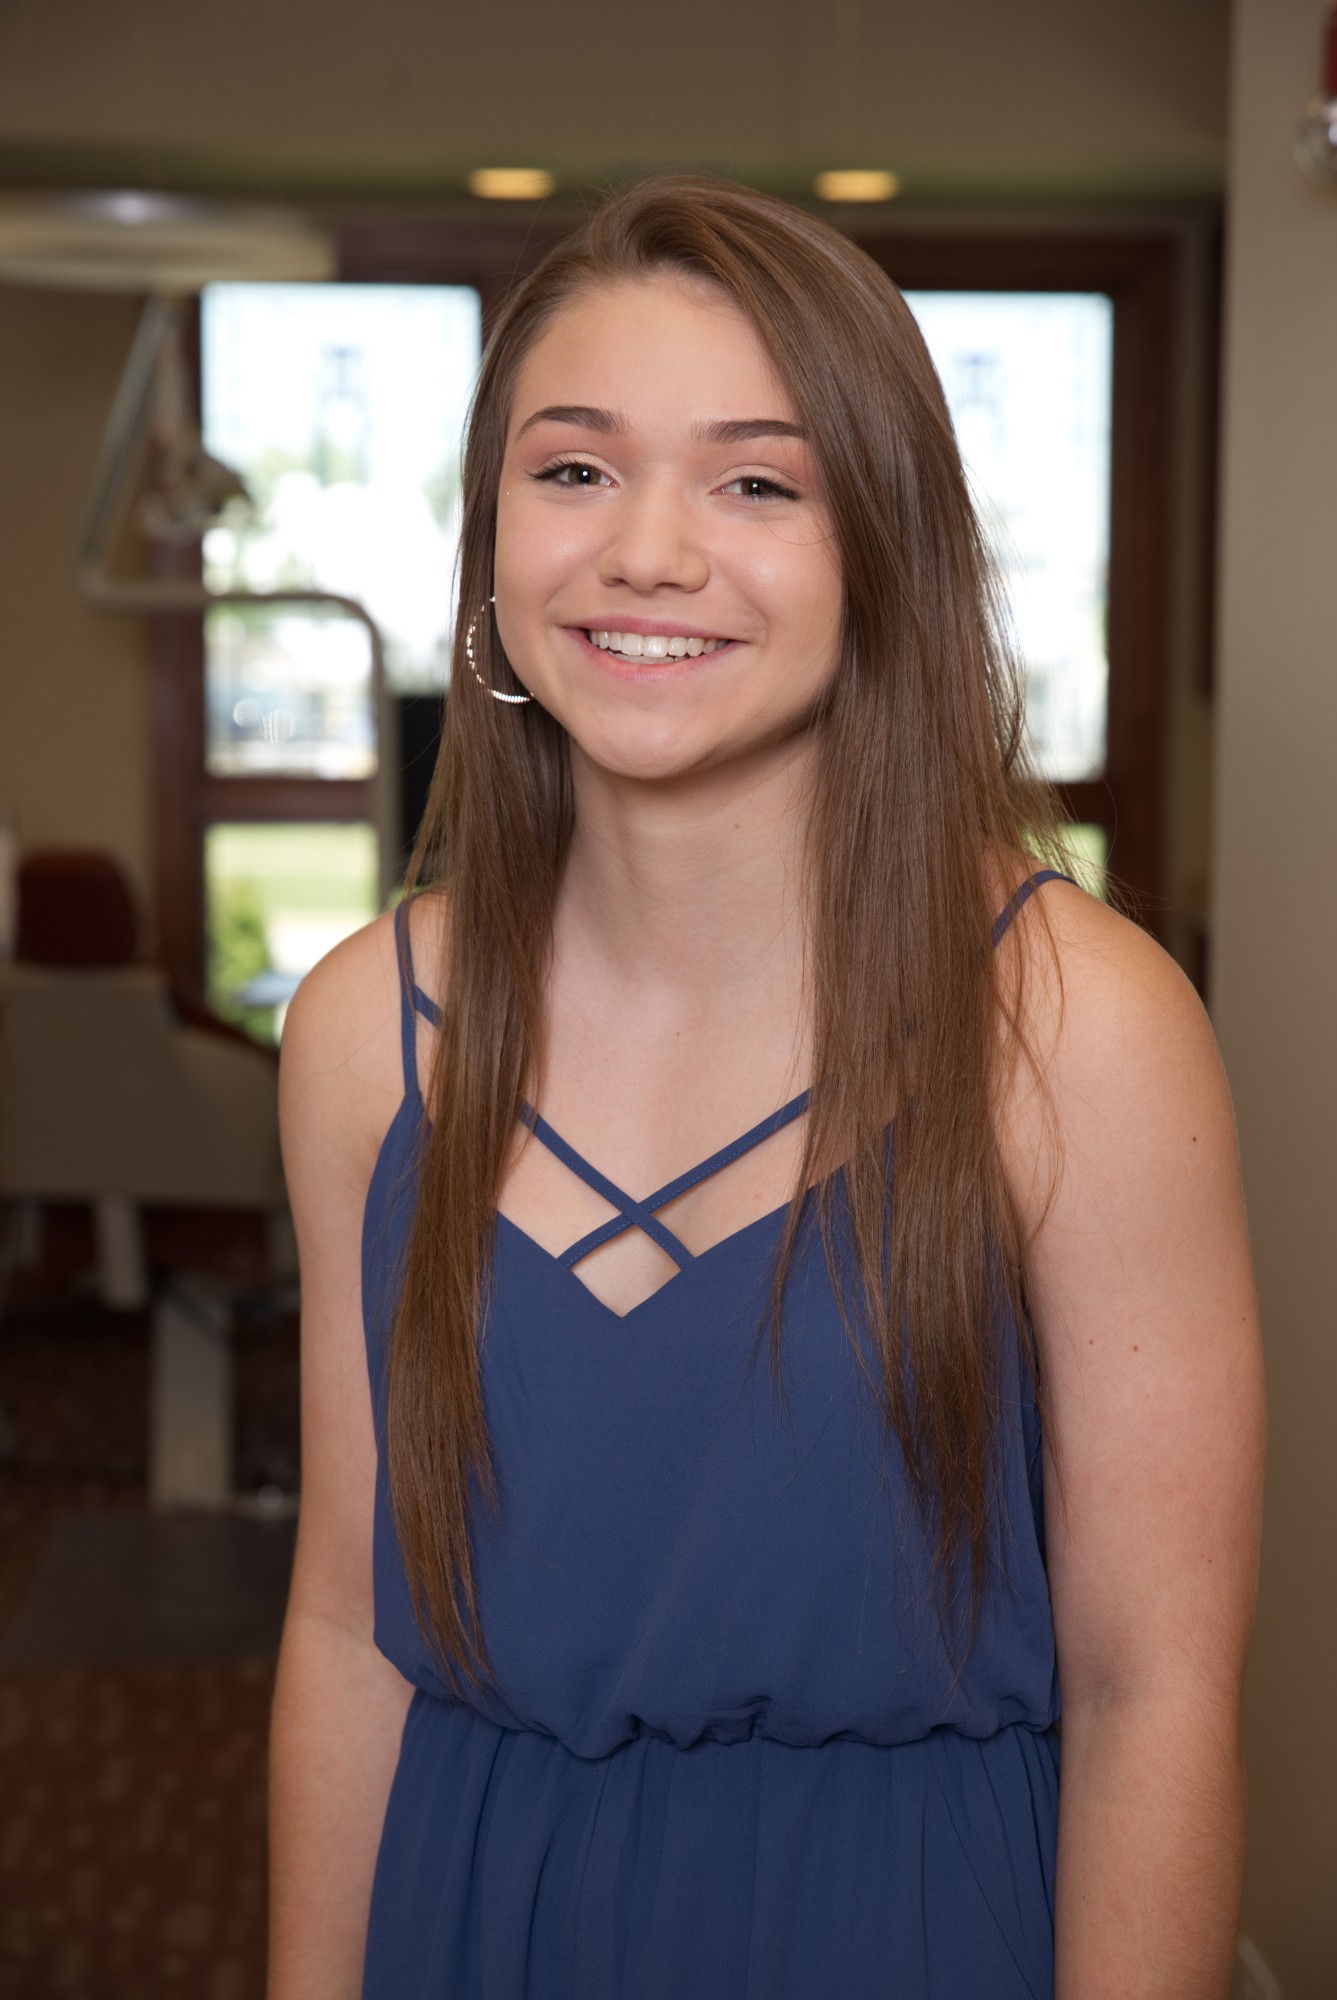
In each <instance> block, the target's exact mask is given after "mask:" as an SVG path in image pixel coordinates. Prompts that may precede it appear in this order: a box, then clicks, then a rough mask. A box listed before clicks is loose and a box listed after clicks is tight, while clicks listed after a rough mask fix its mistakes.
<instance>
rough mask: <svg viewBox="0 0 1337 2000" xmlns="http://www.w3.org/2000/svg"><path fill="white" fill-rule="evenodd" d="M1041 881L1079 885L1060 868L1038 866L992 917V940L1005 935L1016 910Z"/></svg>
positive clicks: (997, 939) (998, 940)
mask: <svg viewBox="0 0 1337 2000" xmlns="http://www.w3.org/2000/svg"><path fill="white" fill-rule="evenodd" d="M1043 882H1072V886H1073V888H1074V889H1079V888H1080V887H1081V884H1080V882H1073V878H1072V876H1071V875H1065V874H1064V873H1063V871H1062V869H1061V868H1038V869H1037V870H1036V872H1035V874H1034V875H1028V876H1027V877H1026V880H1025V881H1024V882H1023V883H1022V884H1021V886H1020V888H1018V889H1014V890H1013V892H1012V894H1011V896H1010V897H1009V898H1008V901H1007V904H1006V906H1005V907H1004V908H1003V909H1001V910H1000V911H999V912H998V915H997V916H996V917H995V918H994V920H993V942H994V943H995V944H998V943H999V942H1000V940H1001V939H1002V938H1003V937H1005V936H1006V934H1007V932H1008V930H1009V928H1010V927H1011V923H1012V919H1013V917H1015V916H1016V914H1017V911H1018V910H1019V909H1021V907H1022V905H1023V904H1024V903H1029V901H1030V900H1031V897H1032V896H1033V895H1034V894H1035V892H1036V890H1037V889H1038V888H1039V887H1040V885H1041V883H1043Z"/></svg>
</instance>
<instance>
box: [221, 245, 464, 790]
mask: <svg viewBox="0 0 1337 2000" xmlns="http://www.w3.org/2000/svg"><path fill="white" fill-rule="evenodd" d="M480 341H481V312H480V302H479V298H478V294H477V292H475V291H474V290H473V289H472V288H470V287H468V286H463V285H451V286H440V285H437V286H426V285H253V284H236V285H233V284H228V285H210V286H208V287H207V288H206V290H205V292H204V295H203V300H202V305H201V347H202V359H203V413H204V437H205V443H206V445H207V446H208V449H209V450H210V451H211V452H213V453H214V454H215V455H216V456H217V457H219V458H221V459H223V460H224V461H225V462H226V463H227V464H229V465H231V466H233V467H235V469H236V470H237V471H238V472H240V473H241V475H242V477H243V478H244V479H245V481H246V483H247V487H248V489H249V492H250V496H251V505H250V507H249V508H248V507H246V506H245V505H244V504H243V503H234V505H233V506H232V508H231V509H230V511H229V512H228V514H227V515H225V517H224V519H223V522H222V523H221V525H219V526H218V527H215V528H213V529H212V530H211V531H210V532H209V534H208V535H206V537H205V544H204V557H205V574H206V577H207V579H208V582H209V583H210V585H211V586H212V587H213V588H215V589H228V588H231V589H251V590H274V589H300V588H302V587H305V586H314V587H317V588H320V589H324V590H331V591H337V592H339V593H340V594H341V595H343V596H347V597H352V598H356V599H357V600H358V601H359V602H360V603H362V604H363V605H364V606H365V607H366V609H367V610H368V611H369V612H370V614H371V615H372V617H373V618H374V619H375V620H376V622H377V624H378V625H379V627H380V629H381V631H382V633H383V635H384V639H385V657H386V674H387V679H388V681H389V683H390V685H391V686H392V687H394V688H400V689H422V688H431V687H435V688H440V687H442V686H443V685H444V682H445V675H446V663H447V661H448V658H449V649H450V636H451V626H452V619H453V605H452V594H453V589H454V570H455V555H456V547H457V544H458V539H459V499H460V478H459V459H460V442H461V437H462V433H463V425H464V419H465V414H466V411H467V408H468V401H469V397H470V394H471V393H472V389H473V382H474V377H475V375H476V373H477V369H478V360H479V354H480ZM206 671H207V674H208V679H209V702H208V709H209V722H210V727H209V740H208V749H207V761H208V767H209V769H210V770H212V771H216V772H237V771H270V770H275V769H283V770H296V771H312V770H318V771H320V772H322V773H324V774H326V775H331V776H333V775H340V776H355V775H358V774H360V773H364V772H366V771H367V770H368V769H369V768H370V764H371V762H372V761H374V756H375V729H374V723H373V717H372V709H371V689H370V680H369V677H368V672H367V639H366V635H365V633H364V632H363V631H362V630H361V628H360V627H359V626H358V625H357V624H356V622H355V621H351V620H347V619H342V618H338V617H330V616H328V615H314V614H312V613H311V612H309V611H304V610H303V609H302V607H301V606H295V607H287V608H286V609H284V610H282V611H270V610H261V611H260V612H237V611H233V612H227V613H223V612H219V613H215V614H214V615H213V616H212V617H211V618H210V620H209V626H208V635H207V648H206ZM215 682H217V687H215ZM257 709H258V710H259V714H258V715H257V713H256V710H257ZM285 746H286V747H285Z"/></svg>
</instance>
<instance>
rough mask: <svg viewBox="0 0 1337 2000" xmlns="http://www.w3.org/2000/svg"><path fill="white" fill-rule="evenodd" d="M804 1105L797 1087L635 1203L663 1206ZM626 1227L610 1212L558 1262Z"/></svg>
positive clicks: (585, 1252) (573, 1259) (576, 1257)
mask: <svg viewBox="0 0 1337 2000" xmlns="http://www.w3.org/2000/svg"><path fill="white" fill-rule="evenodd" d="M807 1108H808V1092H807V1091H806V1090H801V1091H800V1092H799V1094H798V1096H797V1097H791V1098H790V1100H789V1102H788V1104H782V1105H781V1107H780V1109H779V1110H778V1111H772V1112H771V1113H770V1115H769V1116H768V1117H766V1118H763V1119H762V1120H761V1123H760V1124H759V1125H754V1126H753V1127H752V1128H751V1130H750V1131H747V1132H744V1134H743V1136H742V1138H741V1139H735V1140H734V1141H733V1142H732V1143H731V1144H730V1145H728V1146H721V1148H720V1150H719V1152H718V1153H712V1154H711V1155H710V1158H709V1159H708V1160H702V1162H701V1164H700V1166H699V1167H691V1168H689V1169H688V1171H687V1172H686V1173H685V1174H679V1175H678V1178H677V1179H676V1180H672V1181H666V1182H665V1183H664V1186H663V1187H661V1188H656V1189H655V1191H654V1193H653V1194H650V1195H647V1196H646V1198H645V1200H644V1201H643V1202H641V1203H640V1204H639V1206H640V1207H641V1208H645V1209H649V1210H651V1211H652V1212H653V1211H654V1210H655V1209H660V1208H667V1207H668V1205H669V1203H670V1202H671V1201H676V1200H677V1198H678V1196H679V1195H680V1194H686V1192H687V1190H688V1188H694V1187H696V1186H697V1185H698V1184H699V1183H700V1182H701V1181H706V1180H709V1179H710V1176H711V1175H712V1174H717V1173H719V1172H720V1171H721V1170H722V1169H723V1168H724V1167H729V1166H732V1165H733V1163H734V1161H735V1160H738V1159H741V1158H742V1156H743V1154H744V1153H750V1152H751V1151H752V1148H753V1147H754V1146H759V1145H760V1144H761V1142H762V1140H763V1139H769V1138H770V1136H771V1134H772V1133H773V1132H779V1131H781V1130H782V1129H783V1128H784V1127H785V1126H786V1125H790V1124H792V1123H793V1121H794V1119H796V1118H801V1117H802V1115H803V1113H804V1112H805V1111H806V1110H807ZM627 1227H628V1224H627V1221H626V1220H625V1219H624V1217H623V1216H618V1215H614V1216H610V1217H609V1219H608V1221H607V1222H601V1223H600V1224H599V1226H598V1228H597V1229H591V1230H590V1232H589V1234H588V1235H587V1236H582V1237H581V1239H580V1241H579V1242H578V1243H573V1244H572V1245H571V1248H570V1249H569V1250H566V1251H564V1252H563V1254H562V1262H563V1263H564V1264H578V1263H579V1262H580V1261H581V1259H582V1258H583V1257H588V1256H589V1255H590V1254H591V1253H592V1252H593V1251H595V1250H598V1249H600V1248H602V1246H603V1245H604V1244H605V1243H611V1241H612V1240H613V1238H614V1237H615V1236H621V1235H622V1234H623V1232H624V1231H625V1230H626V1228H627Z"/></svg>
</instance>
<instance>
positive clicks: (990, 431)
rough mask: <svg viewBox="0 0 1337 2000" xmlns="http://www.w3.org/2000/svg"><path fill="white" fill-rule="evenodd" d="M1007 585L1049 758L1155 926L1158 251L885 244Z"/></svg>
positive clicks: (1131, 242) (1161, 506)
mask: <svg viewBox="0 0 1337 2000" xmlns="http://www.w3.org/2000/svg"><path fill="white" fill-rule="evenodd" d="M864 247H865V248H866V249H867V250H868V251H869V253H870V254H871V255H872V256H873V257H874V258H875V259H876V260H877V261H878V262H879V263H880V264H881V265H882V266H883V268H884V269H885V270H887V271H888V272H889V273H890V275H891V276H892V277H893V278H894V279H895V280H896V282H897V283H898V284H899V285H900V286H901V288H902V290H903V291H904V293H905V297H906V301H907V303H908V304H909V306H910V308H911V310H912V311H913V312H914V313H915V315H916V318H917V319H918V321H919V324H920V326H921V328H922V330H923V333H924V337H925V340H926V341H927V344H928V347H929V351H930V353H931V354H932V356H933V360H934V364H935V366H936V367H937V370H938V373H939V376H940V377H941V380H942V384H943V388H944V391H945V393H946V396H947V401H948V405H949V407H950V409H951V412H952V421H953V424H954V426H955V429H956V433H957V438H958V442H959V444H960V446H961V453H962V457H963V459H964V460H965V463H966V468H967V472H968V474H969V477H970V480H971V485H972V489H973V492H974V494H975V498H976V503H977V506H978V509H979V512H980V516H981V520H982V522H983V524H984V526H985V529H986V532H987V534H988V536H989V539H990V542H991V544H992V547H993V550H994V554H995V558H996V560H997V562H998V565H999V568H1000V570H1001V572H1002V575H1003V579H1004V582H1005V585H1006V587H1007V593H1008V598H1009V602H1010V608H1011V611H1012V615H1013V619H1014V634H1015V639H1016V642H1017V647H1018V651H1019V653H1020V655H1021V659H1022V663H1023V666H1024V670H1025V675H1026V695H1027V724H1028V730H1029V735H1030V739H1031V744H1032V748H1033V750H1034V752H1035V755H1036V760H1037V762H1038V764H1039V767H1040V769H1041V770H1042V771H1043V772H1044V774H1045V775H1046V776H1047V777H1049V778H1051V779H1052V780H1053V781H1054V782H1055V783H1056V784H1057V785H1058V787H1059V789H1060V792H1061V793H1062V794H1063V795H1064V798H1065V801H1066V803H1067V805H1068V807H1069V810H1070V811H1071V813H1072V815H1073V818H1074V820H1075V821H1076V822H1077V824H1076V826H1075V828H1074V830H1073V834H1072V836H1071V842H1072V846H1073V850H1074V858H1075V859H1076V860H1077V861H1078V863H1079V867H1078V871H1077V872H1079V873H1080V874H1081V875H1082V877H1083V879H1084V880H1086V881H1088V882H1090V883H1091V884H1092V886H1099V883H1100V881H1101V879H1102V876H1103V871H1104V869H1105V867H1106V865H1107V864H1108V867H1109V868H1110V869H1111V870H1112V871H1113V872H1114V873H1115V874H1116V875H1117V876H1118V878H1119V880H1120V882H1121V883H1123V884H1124V885H1125V886H1126V887H1127V888H1129V889H1130V890H1132V892H1133V894H1134V896H1135V897H1136V898H1145V899H1146V904H1145V906H1144V907H1145V908H1146V914H1147V915H1148V917H1149V918H1153V919H1154V917H1155V915H1156V914H1157V905H1158V904H1159V901H1160V898H1161V893H1162V887H1163V884H1162V801H1161V771H1162V756H1163V743H1162V737H1163V698H1162V682H1163V672H1164V649H1165V630H1164V626H1165V589H1166V584H1165V547H1166V543H1167V540H1168V502H1167V478H1168V472H1167V449H1168V446H1167V430H1168V425H1167V421H1166V410H1167V403H1168V371H1169V306H1168V295H1169V271H1170V252H1169V250H1168V247H1167V245H1166V244H1165V243H1164V242H1162V241H1159V240H1156V239H1143V238H1136V237H1132V236H1128V237H1111V238H1109V239H1106V240H1098V239H1089V238H1088V239H1077V240H1072V239H1067V238H1060V237H1037V238H1030V239H1016V238H1009V237H1006V236H996V237H989V238H979V237H974V238H964V237H962V238H950V237H943V238H936V239H930V238H914V237H906V238H904V239H890V238H885V239H881V240H878V241H870V242H867V243H865V245H864Z"/></svg>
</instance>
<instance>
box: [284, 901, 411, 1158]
mask: <svg viewBox="0 0 1337 2000" xmlns="http://www.w3.org/2000/svg"><path fill="white" fill-rule="evenodd" d="M402 1093H403V1077H402V1062H401V1056H400V1035H399V969H398V962H397V952H396V945H395V934H394V920H393V917H392V916H391V915H389V914H387V915H385V916H382V917H378V918H377V919H376V921H375V922H374V923H371V924H368V925H366V926H365V927H364V928H363V929H362V930H360V931H355V932H354V933H353V935H352V936H351V937H347V938H345V939H344V940H343V941H342V943H340V944H337V945H336V946H335V947H334V949H333V950H332V951H330V952H328V953H327V954H326V955H325V957H324V958H322V959H321V961H320V963H319V964H318V965H316V966H315V967H314V968H313V969H312V971H310V972H309V973H308V974H307V976H306V978H305V979H304V980H303V981H302V983H301V985H300V986H299V987H298V989H297V992H296V994H295V996H294V998H293V1001H292V1004H291V1006H290V1007H289V1009H288V1014H287V1018H286V1020H285V1022H284V1025H283V1043H282V1049H281V1057H280V1064H279V1101H280V1111H281V1118H282V1125H283V1144H284V1158H285V1161H286V1162H287V1164H288V1172H289V1180H290V1182H291V1181H292V1179H293V1174H294V1169H296V1171H297V1172H298V1174H301V1173H302V1172H303V1170H304V1169H305V1168H307V1167H308V1165H314V1164H315V1163H317V1162H320V1161H324V1162H326V1163H328V1164H329V1165H330V1166H336V1165H337V1167H338V1169H339V1171H340V1174H341V1176H342V1175H351V1176H353V1177H354V1178H358V1177H365V1176H369V1175H370V1172H371V1167H372V1163H373V1161H374V1159H375V1156H376V1152H377V1149H378V1147H379V1145H380V1142H381V1139H382V1138H383V1137H384V1134H385V1130H386V1128H387V1126H388V1125H389V1123H390V1120H391V1119H392V1118H393V1116H394V1112H395V1107H396V1105H397V1103H398V1101H399V1098H400V1097H401V1095H402Z"/></svg>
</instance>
